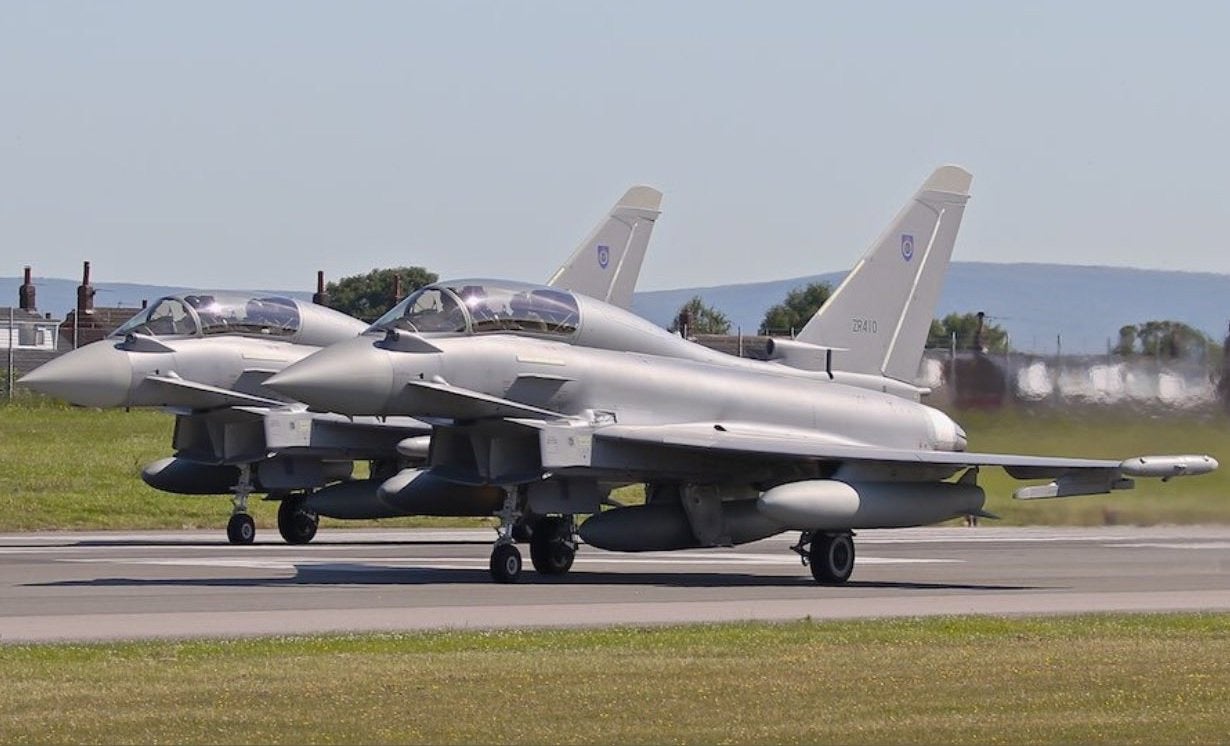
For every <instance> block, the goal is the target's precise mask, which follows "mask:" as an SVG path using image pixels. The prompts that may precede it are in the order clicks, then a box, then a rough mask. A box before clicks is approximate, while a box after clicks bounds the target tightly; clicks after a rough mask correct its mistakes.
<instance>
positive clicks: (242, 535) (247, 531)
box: [226, 513, 256, 544]
mask: <svg viewBox="0 0 1230 746" xmlns="http://www.w3.org/2000/svg"><path fill="white" fill-rule="evenodd" d="M226 539H227V541H229V542H230V543H232V544H251V543H252V542H253V541H255V540H256V521H254V520H252V516H250V515H248V514H247V513H234V514H232V515H231V519H230V520H229V521H227V522H226Z"/></svg>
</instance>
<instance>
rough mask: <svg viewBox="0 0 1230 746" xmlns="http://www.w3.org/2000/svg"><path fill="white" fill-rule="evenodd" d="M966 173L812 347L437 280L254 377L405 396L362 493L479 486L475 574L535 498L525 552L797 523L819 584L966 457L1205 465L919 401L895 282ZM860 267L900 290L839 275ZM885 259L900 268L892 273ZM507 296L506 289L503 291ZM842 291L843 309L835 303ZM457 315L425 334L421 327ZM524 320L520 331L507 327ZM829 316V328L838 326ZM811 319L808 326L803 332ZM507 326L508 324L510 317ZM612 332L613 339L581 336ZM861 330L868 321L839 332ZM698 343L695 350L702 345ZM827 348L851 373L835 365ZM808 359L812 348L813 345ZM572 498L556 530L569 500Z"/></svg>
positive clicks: (941, 491) (538, 560)
mask: <svg viewBox="0 0 1230 746" xmlns="http://www.w3.org/2000/svg"><path fill="white" fill-rule="evenodd" d="M971 180H972V177H971V176H970V174H969V173H968V172H967V171H965V170H964V169H961V168H959V167H955V166H947V167H943V168H940V169H938V170H937V171H936V172H935V173H933V174H932V175H931V177H930V178H928V179H927V181H926V182H925V183H924V184H923V187H922V189H920V190H919V192H918V193H917V194H916V195H915V196H914V197H913V198H912V199H911V201H910V202H909V203H908V204H907V206H906V208H905V209H904V210H903V211H902V212H901V213H900V214H899V215H898V216H897V218H896V219H895V220H894V222H893V224H892V225H891V226H890V227H889V229H888V230H887V231H886V232H885V233H884V234H883V235H881V236H880V238H879V239H878V240H877V241H876V242H875V244H873V247H872V250H871V251H870V252H868V254H867V256H866V257H864V261H863V262H862V263H860V265H859V267H857V268H856V270H855V271H854V272H852V273H851V275H850V278H849V279H847V281H846V283H844V284H843V285H842V286H841V288H839V291H838V293H837V297H838V298H845V299H846V300H844V301H842V302H841V303H838V304H837V307H838V308H841V309H845V311H849V310H851V309H856V308H857V309H860V310H859V312H858V313H857V315H849V316H845V317H844V319H843V320H842V321H843V323H842V324H839V325H837V326H836V327H833V326H831V325H830V324H831V322H827V321H824V318H829V317H828V316H826V317H823V318H821V319H820V321H819V322H817V321H816V320H813V322H812V324H818V325H820V326H823V327H824V328H823V329H821V328H818V327H817V326H813V325H812V324H809V325H808V326H809V329H810V331H809V330H807V329H805V330H804V334H803V335H802V336H803V340H802V341H799V342H796V343H795V345H794V346H793V349H792V353H797V355H796V357H797V356H798V355H803V354H804V353H807V354H808V355H810V357H811V359H812V364H808V365H798V366H792V365H788V364H782V363H781V362H757V361H749V360H739V359H735V358H729V357H728V358H726V359H724V360H723V359H718V358H716V357H711V356H710V353H708V352H702V351H701V349H700V348H699V347H697V346H695V345H693V348H694V349H693V348H686V347H684V346H685V345H689V344H691V343H689V342H687V341H686V340H682V339H680V338H678V337H676V336H673V335H670V334H668V333H666V332H664V331H662V330H660V329H658V328H656V327H654V326H652V325H651V324H648V323H647V322H644V321H642V320H640V319H638V318H637V317H635V316H632V315H631V314H628V313H626V312H623V311H621V310H620V309H617V308H613V307H611V306H607V305H604V304H602V303H600V302H598V301H594V300H591V299H586V298H576V297H570V296H561V295H560V294H558V293H552V292H549V291H544V290H542V289H537V288H533V287H527V286H519V285H518V286H513V285H509V284H505V283H496V282H479V281H474V282H470V283H459V284H457V285H455V286H450V287H449V288H446V289H444V290H446V291H447V292H440V293H438V294H437V295H435V296H434V297H433V298H432V299H431V301H430V302H424V303H421V304H420V303H419V301H418V300H416V301H415V302H414V303H413V304H411V305H412V308H415V309H420V310H417V311H415V312H413V313H407V314H403V318H404V319H405V320H404V322H402V321H400V320H399V319H385V320H384V321H383V323H382V324H381V325H379V326H378V329H382V330H383V332H384V333H383V336H378V335H376V334H365V335H364V336H362V337H358V338H355V339H352V340H348V341H345V342H342V343H339V344H336V345H333V346H331V347H329V348H326V349H324V350H322V351H321V352H318V353H316V354H314V355H312V356H310V357H308V358H305V359H304V360H302V361H300V362H298V363H296V364H294V365H292V366H289V367H288V368H286V369H285V370H283V371H282V372H281V373H279V374H277V375H276V376H274V377H272V378H271V379H269V380H268V381H267V385H268V386H269V387H270V388H272V389H274V390H276V391H280V392H282V393H284V394H285V395H287V396H291V397H294V398H295V399H297V400H299V401H302V402H306V403H307V404H308V405H309V406H311V407H313V408H318V409H321V410H324V411H332V412H340V413H344V414H350V415H380V416H412V417H416V418H419V419H421V420H423V421H425V422H429V423H431V424H433V425H434V427H435V429H434V431H433V434H432V439H431V446H430V452H429V455H428V459H427V464H426V467H425V468H421V469H407V470H405V471H403V472H402V473H401V474H399V475H398V476H397V477H395V478H394V479H391V480H388V482H386V483H384V484H382V485H380V486H379V487H378V491H379V492H380V493H381V496H382V498H384V499H392V498H396V499H399V500H401V501H402V502H404V503H413V502H415V501H425V502H426V501H430V500H433V499H440V498H441V497H442V496H443V495H444V494H445V493H446V492H451V494H452V495H454V497H455V500H456V501H457V502H463V501H464V502H469V503H474V504H479V503H482V502H483V501H484V500H491V499H492V496H495V500H494V502H491V503H488V507H489V508H490V509H491V510H492V512H493V513H494V514H495V515H496V516H497V517H498V518H499V520H500V524H499V528H498V529H497V538H496V541H495V545H494V547H493V550H492V553H491V560H490V571H491V576H492V578H493V579H494V580H496V581H498V582H513V581H516V580H517V579H518V578H519V577H520V575H521V570H522V559H521V553H520V551H519V550H518V548H517V546H516V542H515V537H514V531H513V528H514V526H516V525H517V522H518V521H519V520H520V519H521V517H522V516H524V515H525V514H527V513H533V514H537V515H541V516H546V517H544V518H542V519H541V520H540V521H539V522H538V523H537V525H536V527H535V529H534V531H533V533H532V537H531V540H530V553H531V559H532V561H533V565H534V567H535V569H536V570H538V571H539V572H540V573H544V574H562V573H565V572H567V571H568V570H569V568H570V567H571V566H572V562H573V559H574V557H575V553H576V549H577V544H578V538H579V539H581V540H583V541H585V542H586V543H589V544H592V545H594V546H597V547H600V548H603V549H608V550H615V551H629V552H637V551H665V550H675V549H685V548H693V547H709V546H729V545H736V544H742V543H745V542H750V541H755V540H758V539H762V538H765V537H768V536H772V535H775V534H779V533H782V532H785V531H799V532H800V538H799V541H798V542H797V544H795V546H794V547H793V549H794V551H795V552H797V553H798V554H799V556H800V557H801V558H802V561H803V564H805V565H808V566H809V567H810V568H811V572H812V575H813V576H814V578H815V579H816V580H817V581H818V582H820V583H822V584H840V583H844V582H845V581H846V580H847V579H848V578H849V577H850V575H851V573H852V572H853V570H854V563H855V546H854V541H853V536H854V531H856V530H859V529H864V528H890V527H904V526H916V525H924V524H929V523H935V522H939V521H943V520H945V519H948V518H953V517H957V516H963V515H980V514H983V513H984V510H983V506H984V501H985V493H984V491H983V490H982V488H981V487H979V486H978V484H977V479H978V474H979V471H980V470H981V469H983V468H987V467H1001V468H1003V469H1005V470H1006V471H1007V473H1008V474H1009V475H1011V476H1012V477H1014V478H1017V479H1028V480H1049V481H1048V482H1046V483H1044V484H1036V485H1031V486H1025V487H1022V488H1020V489H1018V490H1017V491H1016V493H1015V497H1017V498H1019V499H1035V498H1048V497H1068V496H1074V495H1087V494H1096V493H1108V492H1111V491H1113V490H1120V489H1128V488H1130V487H1132V486H1133V482H1132V479H1133V478H1136V477H1159V478H1162V479H1170V478H1173V477H1177V476H1184V475H1194V474H1203V473H1207V472H1209V471H1212V470H1213V469H1215V468H1216V467H1217V462H1216V461H1215V460H1214V459H1212V458H1211V457H1209V456H1207V455H1180V456H1147V457H1138V458H1130V459H1125V460H1101V459H1080V458H1063V457H1047V456H1020V455H1010V454H993V453H977V452H970V451H968V450H967V444H968V443H967V437H966V433H965V431H964V430H963V429H962V428H961V427H960V425H958V424H957V423H956V422H955V421H954V420H953V419H951V418H950V417H949V416H948V415H946V414H944V413H943V412H941V411H939V410H937V409H935V408H932V407H930V406H927V405H925V404H922V403H921V402H920V401H918V400H917V396H911V395H910V392H911V391H915V392H917V391H918V389H917V388H916V387H914V386H913V385H912V383H910V382H909V381H900V380H899V377H902V376H906V377H913V376H914V374H915V372H916V371H917V363H918V358H919V356H920V355H921V352H922V345H923V341H924V339H925V334H926V331H925V329H926V324H927V323H929V321H930V314H927V318H926V319H925V320H924V319H923V318H920V317H918V307H917V306H916V305H915V304H914V303H913V302H912V301H911V298H913V297H914V295H913V293H914V292H915V291H917V292H919V293H922V294H924V295H926V294H929V293H932V292H938V287H939V284H940V283H939V281H938V280H935V281H933V280H930V279H923V278H926V277H928V276H927V275H926V273H925V272H920V270H919V265H926V264H927V263H928V262H930V261H931V260H932V259H933V258H941V259H943V260H944V261H946V257H947V256H948V255H949V254H950V252H951V250H952V245H953V243H954V242H955V239H956V232H957V227H958V225H959V223H960V219H961V216H962V214H963V211H964V206H965V203H966V201H967V199H968V197H969V186H970V183H971ZM868 278H875V280H874V281H875V282H876V283H877V286H883V287H885V288H889V289H891V288H898V287H904V288H907V289H908V290H909V292H908V293H907V294H906V295H905V299H904V301H903V300H902V299H901V298H894V297H891V295H885V294H876V293H868V294H867V295H868V296H869V297H866V298H853V297H852V296H851V289H852V288H856V287H860V286H861V283H862V282H864V281H866V280H867V279H868ZM902 278H907V279H902ZM516 301H521V303H522V305H520V306H518V303H517V302H516ZM845 311H843V313H845ZM463 321H464V322H465V325H464V328H465V329H466V330H467V331H471V332H473V333H471V334H466V335H462V334H460V333H459V334H458V335H455V336H448V337H440V338H428V337H427V336H425V335H424V334H423V333H422V332H423V331H424V330H429V329H435V328H440V327H446V328H452V329H454V330H458V331H459V330H461V329H462V328H463V327H462V322H463ZM526 324H534V325H539V324H541V325H542V326H536V328H537V329H539V333H538V334H537V336H536V337H528V336H524V335H518V334H516V333H515V332H517V331H519V330H520V329H522V328H523V327H524V325H526ZM843 326H844V329H843V328H842V327H843ZM821 331H823V332H824V333H825V334H827V335H830V336H829V337H828V339H827V340H826V342H827V343H828V344H834V343H835V342H836V343H840V345H848V348H847V347H843V346H838V345H834V346H832V347H822V346H820V345H818V344H813V343H812V342H811V341H809V340H810V339H812V338H815V339H819V338H820V335H821ZM510 332H514V333H510ZM586 334H588V335H591V336H593V335H601V334H609V335H612V336H613V337H614V336H618V337H619V338H620V339H621V340H624V342H625V344H624V346H625V347H626V348H627V349H633V350H636V351H635V352H626V351H619V350H617V349H613V348H612V347H611V346H609V345H608V346H605V347H595V346H592V345H591V346H584V345H583V344H581V341H582V339H584V338H585V335H586ZM864 338H867V339H873V340H876V343H874V344H870V345H861V344H859V342H861V341H862V340H863V339H864ZM713 354H716V353H713ZM843 354H848V356H849V358H850V359H849V362H850V366H849V367H851V368H852V369H853V370H852V371H851V372H844V371H842V370H841V368H842V367H843V365H842V362H841V361H842V356H843ZM820 361H823V362H822V363H821V362H820ZM636 482H643V483H645V484H646V485H647V489H646V493H647V502H646V503H645V504H644V505H638V506H629V507H615V508H613V509H611V510H606V511H602V507H603V506H604V504H606V503H608V496H609V491H610V489H611V488H612V487H613V486H616V485H621V484H628V483H636ZM583 514H590V515H591V517H590V518H589V519H588V520H586V521H585V522H584V523H583V524H582V525H581V526H580V529H579V532H578V530H577V529H576V527H575V516H577V515H583Z"/></svg>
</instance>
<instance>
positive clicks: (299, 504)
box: [278, 497, 320, 544]
mask: <svg viewBox="0 0 1230 746" xmlns="http://www.w3.org/2000/svg"><path fill="white" fill-rule="evenodd" d="M319 526H320V516H318V515H316V514H315V513H312V512H310V511H307V510H304V509H303V498H301V497H287V498H285V499H283V500H282V502H281V503H280V504H279V505H278V533H280V534H282V538H283V539H285V540H286V543H287V544H306V543H308V542H309V541H311V540H312V539H313V538H315V537H316V529H317V527H319Z"/></svg>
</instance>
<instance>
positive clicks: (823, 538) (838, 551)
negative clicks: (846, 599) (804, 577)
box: [790, 531, 854, 585]
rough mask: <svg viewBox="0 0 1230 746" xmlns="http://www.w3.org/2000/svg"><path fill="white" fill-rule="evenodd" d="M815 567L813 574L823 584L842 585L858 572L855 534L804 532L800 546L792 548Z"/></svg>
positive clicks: (848, 532)
mask: <svg viewBox="0 0 1230 746" xmlns="http://www.w3.org/2000/svg"><path fill="white" fill-rule="evenodd" d="M790 548H791V549H792V550H794V551H795V552H796V553H797V554H798V555H799V556H800V557H801V558H802V559H803V564H804V565H806V566H809V567H811V575H812V577H813V578H815V579H816V582H817V583H820V584H821V585H841V584H842V583H844V582H846V581H847V580H849V579H850V575H851V574H852V573H853V572H854V533H853V532H851V531H838V532H831V533H824V532H820V531H804V532H803V534H802V536H800V537H799V543H798V544H795V545H794V546H792V547H790Z"/></svg>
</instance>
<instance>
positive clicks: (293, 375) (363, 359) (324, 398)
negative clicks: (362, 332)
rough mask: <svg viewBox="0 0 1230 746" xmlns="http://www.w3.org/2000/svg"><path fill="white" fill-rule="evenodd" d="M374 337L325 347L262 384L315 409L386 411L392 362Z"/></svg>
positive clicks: (346, 412) (391, 378)
mask: <svg viewBox="0 0 1230 746" xmlns="http://www.w3.org/2000/svg"><path fill="white" fill-rule="evenodd" d="M373 341H374V340H373V339H372V338H371V337H367V336H364V337H357V338H355V339H351V340H347V341H345V342H339V343H337V344H335V345H332V346H330V347H326V348H325V349H323V350H321V351H320V352H316V353H313V354H311V355H308V356H307V357H305V358H304V359H303V360H300V361H299V362H297V363H295V364H294V365H291V366H290V367H288V368H286V369H285V370H283V371H282V372H281V373H278V374H276V375H274V376H272V377H270V378H269V379H267V380H266V381H265V386H267V387H269V388H271V389H273V390H274V391H277V392H278V393H279V394H283V395H285V396H289V397H291V398H292V399H294V400H295V401H300V402H303V403H304V404H307V405H308V406H310V407H311V408H312V409H315V410H318V411H323V412H337V413H339V414H350V415H362V414H385V408H386V407H387V405H388V403H389V398H390V397H391V395H392V393H393V364H392V361H391V360H390V359H389V353H388V352H387V351H386V350H382V349H380V348H378V347H376V346H374V344H373Z"/></svg>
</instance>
